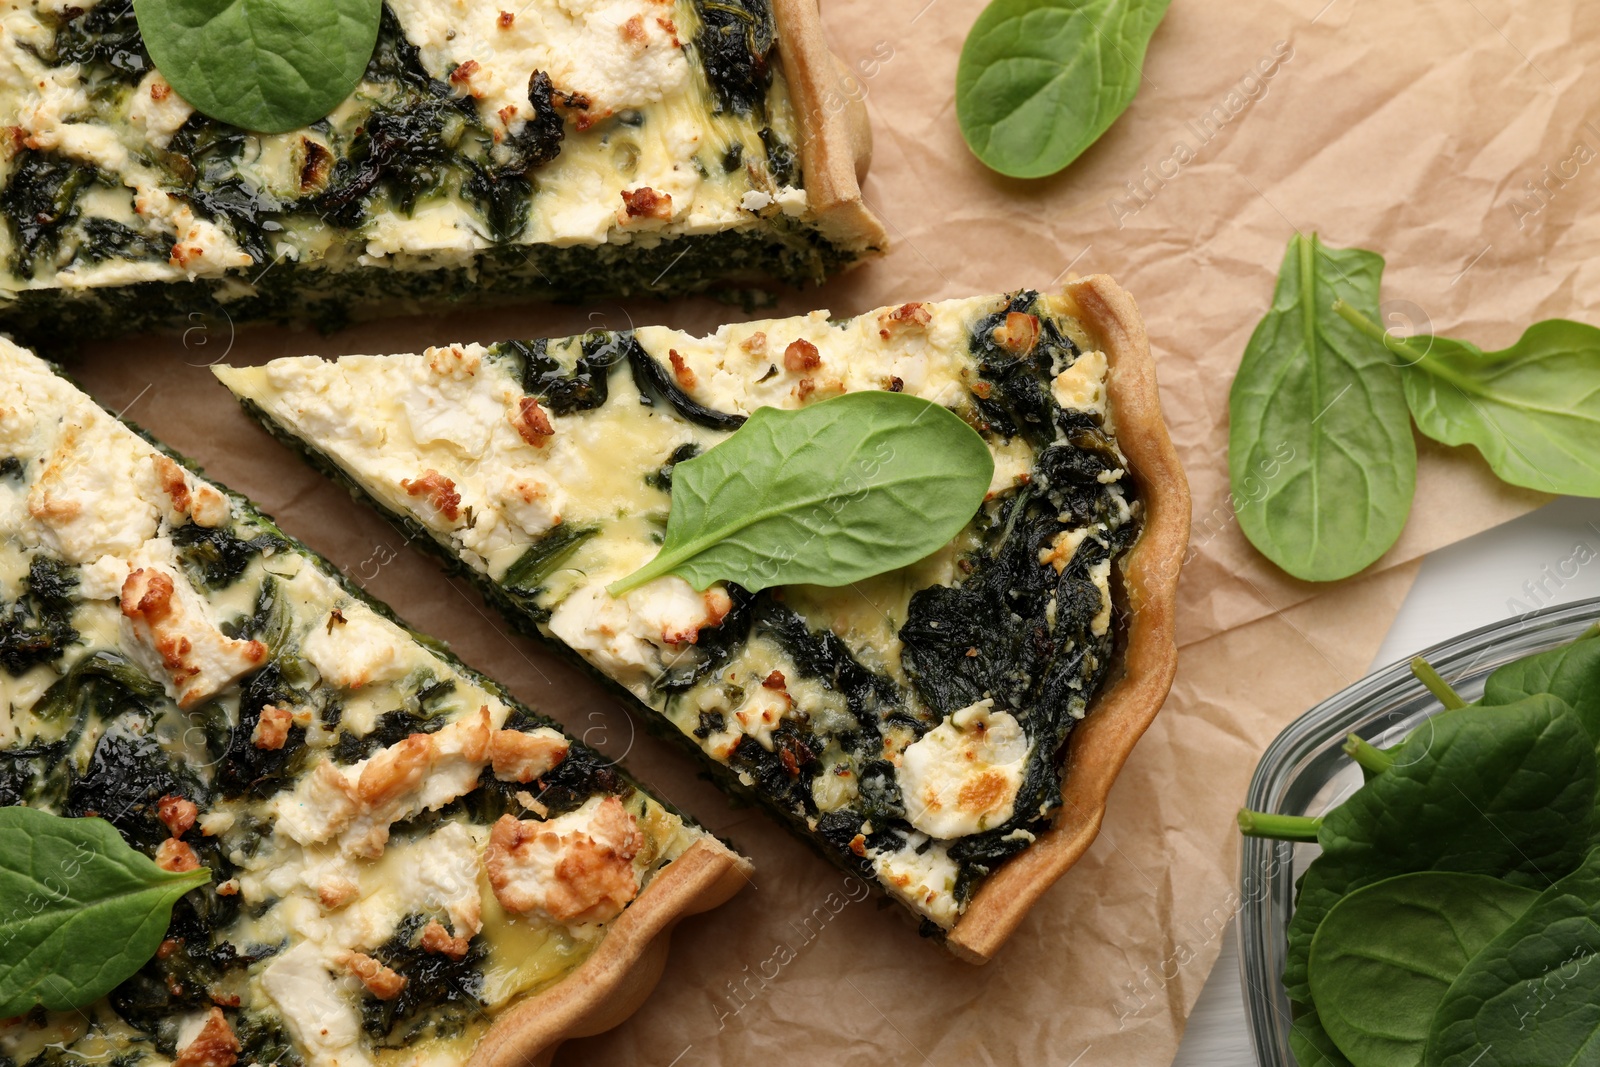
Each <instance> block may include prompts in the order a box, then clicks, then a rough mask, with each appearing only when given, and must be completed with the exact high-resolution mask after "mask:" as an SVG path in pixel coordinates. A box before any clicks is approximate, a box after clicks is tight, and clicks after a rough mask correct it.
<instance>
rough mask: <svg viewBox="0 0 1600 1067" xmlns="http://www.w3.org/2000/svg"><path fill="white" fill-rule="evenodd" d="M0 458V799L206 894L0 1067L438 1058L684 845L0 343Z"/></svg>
mask: <svg viewBox="0 0 1600 1067" xmlns="http://www.w3.org/2000/svg"><path fill="white" fill-rule="evenodd" d="M0 455H3V456H4V461H3V462H0V804H3V805H14V804H27V805H30V806H33V807H38V808H42V809H45V810H48V811H51V812H54V813H57V814H60V815H64V816H91V815H93V816H98V817H100V818H103V819H105V820H107V821H108V822H110V824H111V825H112V826H113V827H114V828H115V829H116V830H117V832H118V833H120V834H121V835H122V836H123V838H124V839H126V840H127V842H128V843H129V844H130V845H132V846H133V847H134V848H136V849H138V850H140V851H142V852H144V853H146V854H148V855H149V856H151V857H152V858H153V859H154V860H155V861H156V863H157V864H158V865H160V866H161V867H163V868H166V869H167V870H171V871H184V870H192V869H194V868H195V867H197V866H204V867H206V868H209V870H210V872H211V881H210V883H209V884H208V885H206V886H204V887H202V888H200V889H197V890H194V891H191V892H190V893H188V894H187V895H185V896H183V897H182V898H181V899H180V900H179V901H178V903H177V905H176V908H175V910H174V911H173V915H172V920H171V924H170V927H169V928H168V930H167V935H166V939H165V941H164V942H163V944H162V946H161V949H160V951H159V952H157V954H156V956H155V957H154V958H153V959H151V960H150V961H149V962H148V963H147V964H145V965H144V967H143V968H142V969H141V970H140V971H139V972H138V973H137V974H135V975H134V976H133V977H132V978H130V979H128V980H127V981H125V982H123V983H122V984H121V985H120V986H118V987H117V988H116V989H114V990H113V991H112V992H111V993H110V995H109V996H107V997H105V998H103V999H102V1000H101V1001H99V1002H97V1003H95V1004H93V1005H91V1006H89V1007H87V1008H85V1009H83V1010H82V1011H65V1012H45V1011H43V1010H42V1009H38V1010H36V1011H34V1012H33V1013H31V1014H29V1015H28V1016H27V1017H25V1018H22V1019H10V1020H5V1021H3V1022H0V1063H6V1064H10V1065H13V1067H54V1065H63V1067H64V1065H66V1064H68V1063H72V1062H78V1061H80V1060H90V1061H96V1062H99V1061H111V1062H115V1063H117V1064H122V1065H127V1067H134V1065H137V1064H140V1063H145V1062H149V1063H151V1064H153V1065H159V1064H164V1063H166V1062H168V1061H169V1060H175V1061H176V1062H177V1063H178V1064H179V1065H180V1067H223V1065H225V1064H228V1063H233V1062H235V1061H237V1062H239V1063H261V1064H267V1063H275V1064H287V1065H291V1067H293V1065H302V1064H303V1065H307V1067H366V1065H381V1064H384V1063H388V1062H395V1063H398V1062H400V1061H401V1060H404V1061H405V1062H406V1063H408V1064H409V1063H413V1062H421V1063H439V1064H457V1063H460V1062H462V1061H464V1060H465V1059H466V1058H467V1055H468V1053H470V1051H471V1049H472V1047H473V1045H474V1043H475V1042H476V1041H477V1039H478V1038H479V1037H481V1036H482V1034H483V1033H484V1031H485V1029H486V1028H487V1027H488V1026H489V1025H490V1024H491V1022H492V1021H493V1020H494V1018H495V1017H496V1016H497V1015H498V1013H500V1012H501V1011H502V1010H503V1009H504V1008H506V1007H508V1006H509V1005H511V1004H513V1003H516V1002H517V1001H518V1000H520V999H521V998H523V997H525V996H527V995H529V994H532V993H537V992H539V991H540V990H543V989H545V988H548V987H550V986H552V985H554V984H556V983H558V982H560V981H561V980H562V979H563V978H564V977H565V976H567V975H568V974H569V973H570V972H571V971H572V970H573V969H574V968H575V967H577V966H578V965H579V964H580V963H582V962H583V960H584V959H585V958H587V957H588V956H589V954H590V953H591V951H592V950H593V949H594V948H595V946H596V945H597V944H598V943H599V942H600V941H601V939H602V938H603V937H604V935H605V932H606V930H607V928H608V925H609V924H610V923H611V922H612V920H614V919H615V918H617V916H618V915H620V914H622V912H623V911H624V909H625V908H626V907H627V906H628V905H629V904H630V902H632V901H633V900H634V899H635V898H636V897H637V896H638V894H639V893H640V892H642V891H643V890H644V888H645V887H646V886H647V885H648V884H649V883H650V882H651V880H652V879H653V878H655V877H656V876H657V875H658V874H659V873H660V872H661V871H662V869H663V868H665V867H666V866H667V865H668V864H669V863H670V862H671V861H672V860H674V859H675V858H676V857H677V856H679V855H680V854H681V853H682V852H683V851H684V850H685V849H686V848H688V847H689V846H690V845H691V844H693V843H694V842H696V841H697V840H701V839H702V838H704V834H703V833H702V832H701V831H700V830H698V829H697V828H695V827H693V826H691V825H689V824H686V823H685V822H684V821H683V820H682V819H681V818H680V817H679V816H678V815H677V814H675V813H674V812H673V811H671V810H669V809H668V808H667V807H665V806H664V805H663V804H661V803H660V802H659V801H657V800H655V799H654V798H652V797H650V796H649V795H647V794H646V793H645V792H644V791H643V790H641V789H640V788H639V787H638V786H636V785H635V783H633V782H632V781H631V780H629V779H628V778H627V777H626V776H625V775H624V774H623V773H622V772H621V771H620V770H619V769H618V768H616V767H615V766H613V765H611V764H610V763H609V762H608V761H606V760H605V759H603V758H602V757H600V756H599V755H598V754H596V753H594V752H592V751H590V750H588V749H586V748H584V747H583V746H582V745H581V744H579V743H577V742H575V741H571V740H569V739H568V738H567V737H565V736H563V735H562V734H561V733H560V732H559V731H558V730H557V729H555V728H554V726H553V724H551V723H549V722H548V721H546V720H543V719H541V718H539V717H537V716H535V715H534V714H533V713H531V712H530V711H528V710H527V709H526V708H523V707H522V706H520V705H518V704H517V703H515V702H514V701H513V700H512V699H511V698H510V697H509V696H508V695H507V694H506V693H505V692H504V691H503V690H501V689H500V688H499V687H498V686H496V685H495V684H494V683H492V682H490V681H488V680H487V679H485V678H483V677H481V676H479V675H477V674H475V673H473V672H472V671H471V670H469V669H468V668H466V667H465V666H464V665H463V664H461V663H460V662H459V661H457V660H455V659H453V658H452V657H450V656H448V655H446V654H444V653H442V652H441V651H440V650H439V646H438V645H437V644H436V643H434V642H432V641H429V640H427V639H425V638H420V637H418V636H417V635H415V634H413V633H412V632H411V631H409V630H407V629H405V628H404V627H403V626H402V625H400V624H399V623H397V622H396V621H395V620H394V619H393V618H392V616H390V615H389V613H388V611H387V609H385V608H384V607H383V606H382V605H380V604H377V603H376V602H372V601H368V600H366V599H365V598H364V597H363V596H361V595H360V594H358V593H356V592H354V591H353V590H352V589H350V588H348V587H346V586H345V585H343V584H341V582H340V580H339V579H338V578H337V577H336V575H335V572H334V571H333V570H332V568H331V566H330V565H329V564H327V563H325V562H324V561H322V560H321V559H320V558H318V557H316V556H314V555H313V554H311V553H310V552H309V551H308V550H307V549H306V548H304V547H303V546H302V545H300V544H298V543H296V542H294V541H292V540H291V539H289V538H288V537H287V536H285V535H284V534H283V532H282V531H281V530H279V529H278V528H277V527H276V526H274V525H273V523H272V522H271V521H270V520H268V519H267V518H265V517H264V516H262V515H261V514H260V513H259V512H257V511H255V510H254V509H253V508H252V507H251V506H250V504H249V503H248V502H247V501H245V500H244V499H243V498H240V497H237V496H232V495H229V494H226V493H224V492H222V491H220V490H218V489H217V488H216V487H215V486H213V485H211V484H210V483H208V482H206V481H204V480H203V479H201V478H199V477H198V476H197V475H195V474H194V473H193V472H192V471H191V470H189V469H187V468H185V467H183V466H182V465H180V464H179V463H178V462H176V461H175V460H174V459H173V458H171V457H170V456H168V455H167V454H165V453H163V452H161V451H158V450H157V449H156V448H154V447H153V446H151V445H150V444H149V443H148V442H146V441H145V440H144V439H143V438H141V437H140V436H138V435H137V434H135V433H134V432H133V431H132V430H130V429H128V428H127V427H125V426H123V425H121V424H120V423H118V422H117V421H116V420H115V419H113V418H112V417H111V416H110V415H108V414H106V413H105V412H103V411H102V410H100V409H99V408H98V407H97V406H95V405H94V403H93V402H92V401H91V400H90V399H89V398H88V397H86V396H85V395H84V394H82V393H81V392H79V391H78V390H77V389H76V388H75V387H74V386H73V385H72V384H71V383H70V382H68V381H67V380H66V379H64V378H62V377H59V376H57V375H56V374H54V373H52V372H51V370H50V368H49V367H48V366H47V365H46V364H44V363H43V362H41V361H39V360H38V359H36V358H34V357H33V356H31V355H29V354H27V353H26V352H24V351H22V350H21V349H18V348H16V347H14V346H12V345H10V344H9V343H6V342H3V341H0ZM4 903H5V905H6V906H7V907H16V906H20V905H19V902H15V901H7V902H4Z"/></svg>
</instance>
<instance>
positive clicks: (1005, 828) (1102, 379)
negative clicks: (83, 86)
mask: <svg viewBox="0 0 1600 1067" xmlns="http://www.w3.org/2000/svg"><path fill="white" fill-rule="evenodd" d="M1106 370H1107V367H1106V358H1105V356H1104V354H1103V353H1102V352H1100V351H1098V350H1097V349H1095V348H1094V347H1093V345H1092V343H1091V342H1090V340H1089V338H1088V336H1087V334H1086V333H1085V332H1084V330H1083V329H1082V327H1081V326H1080V325H1079V324H1078V323H1077V321H1076V320H1075V319H1073V318H1072V316H1071V314H1070V311H1069V308H1068V306H1067V304H1066V303H1065V301H1064V300H1063V299H1062V298H1058V297H1053V296H1041V295H1039V294H1038V293H1034V292H1021V293H1017V294H1014V295H1011V296H1004V297H984V298H975V299H968V300H954V301H948V302H944V303H936V304H932V303H927V304H925V303H916V304H906V305H903V306H901V307H898V308H886V309H883V310H882V311H879V312H875V313H869V314H866V315H863V316H861V317H859V318H856V319H853V320H846V321H834V320H830V319H829V318H828V317H827V314H826V313H825V312H817V313H813V314H812V315H809V316H806V317H801V318H793V319H785V320H777V321H768V322H753V323H746V324H743V325H734V326H725V327H723V328H722V329H720V330H718V331H717V332H716V333H715V334H713V335H711V336H709V337H692V336H689V335H686V334H683V333H680V332H676V331H673V330H668V329H663V328H657V327H651V328H644V329H639V330H636V331H633V332H630V333H603V332H595V333H590V334H588V335H585V336H582V337H571V338H564V339H556V340H541V341H534V342H515V341H513V342H505V343H501V344H496V345H491V346H488V347H483V346H478V345H458V346H451V347H446V348H433V349H429V350H428V351H427V352H424V353H422V354H420V355H397V356H347V357H344V358H342V359H339V360H336V361H333V362H325V361H323V360H321V359H318V358H316V357H305V358H290V359H280V360H276V361H274V362H272V363H270V364H267V365H266V366H264V367H259V368H240V367H218V368H216V373H217V374H218V376H219V377H220V378H221V379H222V380H223V382H224V383H225V384H227V385H228V387H229V388H230V389H232V390H233V391H234V392H235V393H236V394H237V395H238V396H239V397H240V398H241V399H242V400H243V401H244V402H245V404H246V406H247V407H248V408H250V409H251V410H252V411H253V412H254V413H256V414H257V415H258V416H260V417H261V418H262V419H263V420H264V421H265V422H266V423H267V425H268V426H269V428H270V429H272V430H273V431H274V432H276V433H278V434H279V435H280V436H282V437H284V438H285V439H286V440H288V441H289V442H290V443H292V444H294V445H296V446H297V447H299V448H301V449H302V450H303V451H306V452H307V453H309V454H310V455H311V457H312V458H313V459H314V460H315V461H317V462H319V463H321V464H322V465H324V466H325V467H328V468H329V469H331V470H332V471H333V472H334V473H336V474H337V475H339V476H341V477H343V478H344V479H345V480H347V481H349V482H351V483H353V484H354V485H355V486H357V487H359V488H360V489H361V490H363V491H364V492H365V493H366V494H367V495H368V496H369V497H370V498H371V499H372V500H374V501H375V502H376V503H377V504H378V505H379V506H380V507H382V508H383V509H384V510H386V511H387V512H389V513H391V514H392V515H394V516H396V517H398V518H400V519H402V520H403V521H404V522H406V523H407V524H414V525H418V526H420V527H421V528H423V529H425V530H426V531H427V532H428V533H429V534H430V535H431V537H432V539H433V541H434V543H436V544H437V545H438V546H439V547H440V548H442V549H443V550H444V551H446V552H447V553H448V554H449V555H450V556H451V557H453V558H454V559H457V560H459V561H461V563H463V564H465V566H466V567H468V568H470V570H471V572H472V573H474V574H475V575H476V576H477V577H478V578H480V579H482V580H483V582H484V584H485V588H486V589H487V591H488V592H489V593H490V594H491V596H492V597H493V598H494V599H495V600H496V602H497V603H499V604H500V605H501V606H502V607H503V608H505V609H506V610H507V611H508V612H510V613H511V614H512V616H513V618H514V619H520V620H521V621H522V622H523V623H524V624H525V626H526V628H527V629H529V630H530V632H534V633H537V634H538V635H540V636H542V637H545V638H548V639H552V640H554V641H555V642H557V643H559V644H560V645H562V646H565V647H566V648H567V649H569V650H571V651H572V652H575V653H576V654H577V655H578V656H581V657H582V659H583V660H584V661H586V662H587V663H588V664H589V665H590V666H591V667H593V668H594V669H595V670H597V671H598V672H600V673H601V674H602V675H603V676H604V677H606V678H607V679H609V680H611V681H612V682H615V683H616V684H617V685H620V686H622V687H623V688H625V689H626V690H627V691H628V692H630V693H631V694H632V695H633V696H635V697H637V698H638V699H639V700H640V701H642V702H644V703H645V704H647V705H649V706H650V707H651V708H652V709H654V711H655V712H657V713H658V714H659V715H660V716H662V717H664V718H665V719H666V720H667V721H668V722H670V723H671V725H672V726H673V727H675V728H676V733H677V735H679V736H681V738H682V739H684V740H686V741H688V742H689V743H691V744H693V745H694V746H695V747H696V748H697V749H699V750H700V751H701V752H702V753H703V754H704V755H705V756H706V757H707V758H708V759H710V760H712V761H714V764H715V766H716V767H717V768H718V769H719V770H720V771H721V772H723V778H724V779H725V780H726V781H727V782H729V783H730V784H731V785H732V786H733V787H734V788H736V789H740V788H742V789H743V790H746V791H751V792H754V793H755V794H757V795H759V797H760V798H761V799H762V800H763V801H765V802H766V803H767V804H768V805H769V806H771V807H772V808H774V809H776V810H777V811H778V812H779V813H781V814H782V815H783V816H784V817H785V818H786V819H788V820H789V821H791V822H792V823H793V824H795V825H796V826H797V827H798V828H801V829H802V830H803V832H805V833H806V834H808V835H809V836H810V837H811V838H812V840H814V841H815V842H817V843H818V844H819V845H820V846H821V847H822V848H824V849H825V850H826V851H827V852H828V853H829V854H830V855H832V856H833V857H834V858H836V859H837V860H839V861H840V862H842V863H845V864H847V865H849V866H850V867H851V868H852V869H855V870H860V871H863V872H864V873H865V874H867V875H868V876H869V877H871V878H874V879H875V880H876V881H877V882H878V883H879V884H881V885H882V886H883V887H884V888H885V889H886V890H887V891H888V892H890V893H891V894H893V895H894V896H896V897H898V898H899V899H900V900H902V901H903V902H904V903H906V904H907V905H909V906H910V907H911V908H912V909H913V910H914V911H915V912H916V913H917V914H918V915H920V916H921V917H922V918H923V919H924V920H926V927H925V928H926V929H927V930H928V931H929V932H930V933H933V932H937V931H939V930H944V929H948V928H949V927H951V926H952V925H953V924H954V923H955V921H956V920H957V918H958V917H959V916H960V914H961V912H962V910H963V908H964V907H965V906H966V903H967V901H968V900H969V899H970V898H971V895H972V893H973V891H974V889H975V888H976V887H977V885H978V884H979V883H980V881H981V880H982V879H983V878H984V876H985V875H987V874H988V873H989V872H991V871H992V870H993V869H994V868H995V866H996V865H997V864H998V863H1000V862H1001V861H1002V860H1004V859H1005V858H1006V857H1008V856H1010V855H1012V854H1014V853H1016V852H1018V851H1020V850H1022V849H1024V848H1026V847H1027V845H1028V844H1029V843H1030V842H1031V841H1032V840H1033V839H1034V836H1035V834H1036V833H1037V832H1038V831H1039V830H1040V829H1041V828H1043V827H1045V826H1047V825H1048V823H1049V820H1050V817H1051V815H1052V813H1053V812H1054V811H1055V809H1056V808H1057V807H1058V806H1059V805H1060V795H1061V794H1060V789H1061V782H1060V775H1059V772H1058V769H1057V756H1058V754H1059V752H1060V751H1061V748H1062V745H1063V743H1064V742H1065V741H1066V739H1067V736H1068V734H1069V733H1070V732H1071V730H1072V728H1073V726H1074V725H1075V724H1076V723H1077V722H1078V721H1079V720H1080V719H1081V718H1082V717H1083V716H1084V714H1085V713H1086V711H1087V710H1088V707H1089V702H1090V700H1091V699H1092V697H1093V696H1094V694H1095V691H1096V689H1097V688H1098V686H1099V684H1100V683H1101V681H1102V679H1103V678H1104V676H1105V674H1106V672H1107V670H1108V668H1109V665H1110V660H1111V656H1112V652H1113V645H1114V639H1115V632H1114V627H1113V625H1112V617H1113V600H1112V584H1111V580H1112V569H1113V564H1114V563H1115V562H1116V560H1117V557H1118V555H1119V553H1121V552H1122V551H1124V550H1125V549H1126V548H1127V547H1128V546H1129V545H1130V544H1131V543H1132V542H1133V539H1134V538H1135V536H1136V535H1137V533H1138V529H1139V522H1140V514H1141V507H1140V504H1139V501H1138V500H1137V498H1136V496H1135V494H1134V491H1133V486H1132V485H1131V484H1130V479H1129V478H1128V475H1127V470H1126V465H1125V462H1124V460H1123V457H1122V454H1121V452H1120V450H1119V449H1118V447H1117V444H1116V440H1115V436H1114V430H1115V428H1114V425H1113V415H1114V412H1112V411H1110V410H1109V409H1108V407H1107V400H1106ZM863 389H887V390H895V391H905V392H909V393H913V394H915V395H917V396H920V397H923V398H926V399H928V400H931V401H934V402H936V403H939V404H942V405H945V406H947V407H949V408H951V409H952V410H954V411H955V412H957V413H958V414H960V415H961V416H962V417H964V418H965V419H966V420H967V421H968V422H969V423H970V424H971V425H973V426H974V427H976V428H978V429H979V431H980V432H981V433H982V435H983V437H984V438H985V440H986V442H987V443H988V444H989V447H990V449H991V451H992V453H993V455H994V459H995V476H994V482H993V484H992V485H991V487H990V492H989V494H988V497H987V500H986V502H985V503H984V504H983V506H982V508H981V510H980V511H979V512H978V513H977V514H976V515H974V516H973V519H972V521H971V523H970V524H968V526H967V527H966V528H965V529H964V530H963V531H962V533H961V534H960V535H959V536H957V537H956V538H955V539H954V540H953V541H952V542H950V543H949V544H948V545H946V546H945V547H944V549H942V550H941V551H939V552H936V553H934V554H933V555H932V556H930V557H928V558H926V559H924V560H922V561H921V562H919V563H917V564H915V565H913V566H910V567H907V568H904V569H902V570H898V571H894V572H891V573H889V574H885V575H881V576H879V577H876V578H872V579H870V580H867V581H864V582H859V583H855V584H853V585H850V586H847V587H843V588H820V587H807V586H786V587H779V588H775V589H771V590H766V591H763V592H761V593H757V594H754V595H752V594H750V593H749V592H747V591H745V590H743V589H741V588H739V587H738V586H736V585H733V584H727V583H717V584H713V585H712V586H710V587H709V588H707V589H705V590H703V591H702V590H696V589H694V588H693V587H692V586H690V585H689V583H688V582H686V581H684V580H683V579H681V578H677V577H665V578H659V579H656V580H654V581H651V582H649V583H647V584H645V585H643V586H640V587H639V588H636V589H633V590H631V591H629V592H627V593H625V594H623V595H622V596H620V597H619V596H613V595H612V594H610V593H609V592H608V591H607V589H606V586H607V585H608V584H609V583H611V582H613V581H615V580H616V579H618V578H621V577H623V576H625V575H628V574H630V573H632V572H633V571H634V570H636V569H638V568H639V567H640V566H641V565H643V564H644V563H645V562H647V561H648V560H650V559H651V558H652V557H653V556H654V555H655V553H656V551H657V549H658V546H659V544H660V542H661V538H662V535H663V531H664V528H665V524H666V520H667V516H668V513H669V510H670V507H671V492H672V474H673V467H674V465H675V464H676V463H680V462H682V461H684V460H685V459H687V458H689V457H692V456H694V455H697V454H698V453H700V452H701V451H703V450H705V449H708V448H711V447H713V446H715V445H716V444H717V443H718V442H719V441H721V440H722V439H724V438H725V437H727V436H728V435H729V434H730V433H732V432H733V431H734V430H735V429H736V428H737V427H738V426H739V425H740V424H741V423H742V421H743V420H744V418H745V417H746V416H748V415H749V414H750V412H752V411H754V410H755V409H757V408H758V407H761V406H763V405H770V406H774V407H780V408H796V407H800V406H803V405H805V404H808V403H812V402H815V401H817V400H820V399H822V398H825V397H829V396H834V395H838V394H840V393H844V392H848V391H852V390H863Z"/></svg>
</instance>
